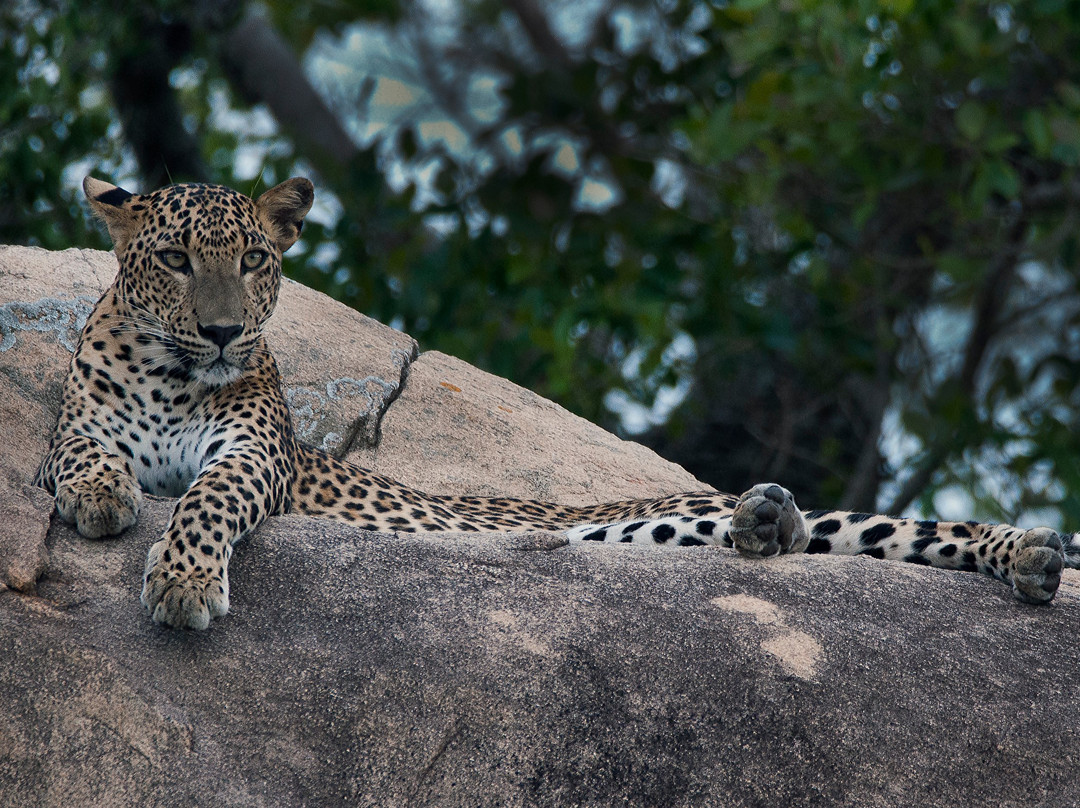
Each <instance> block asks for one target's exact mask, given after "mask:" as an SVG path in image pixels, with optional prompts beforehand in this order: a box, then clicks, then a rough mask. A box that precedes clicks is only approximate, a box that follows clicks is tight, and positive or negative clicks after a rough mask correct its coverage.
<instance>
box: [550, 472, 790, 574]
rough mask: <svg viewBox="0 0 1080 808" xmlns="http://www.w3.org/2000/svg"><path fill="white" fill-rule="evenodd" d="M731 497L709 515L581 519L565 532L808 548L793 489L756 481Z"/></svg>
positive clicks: (603, 538)
mask: <svg viewBox="0 0 1080 808" xmlns="http://www.w3.org/2000/svg"><path fill="white" fill-rule="evenodd" d="M695 496H697V497H698V499H695V500H693V501H694V502H699V501H702V500H701V499H700V498H701V497H702V496H703V495H695ZM721 496H722V495H721ZM724 501H725V502H726V501H727V498H725V500H724ZM731 502H732V503H733V505H734V507H728V506H727V505H726V504H720V503H713V504H712V505H711V507H710V509H711V510H713V511H715V513H713V514H710V515H708V516H707V517H701V516H696V515H690V514H671V515H666V516H649V517H647V518H643V519H636V520H633V521H629V520H628V521H621V522H610V523H606V524H585V525H578V526H576V527H573V528H571V529H569V530H567V531H566V533H567V537H568V538H569V539H570V541H590V542H619V543H624V544H666V545H671V546H682V547H685V546H694V545H702V544H715V545H719V546H722V547H735V549H737V550H738V551H739V552H740V553H742V554H743V555H745V556H747V557H749V558H767V557H770V556H774V555H779V554H781V553H801V552H802V551H803V550H804V549H805V548H806V544H807V542H808V541H809V532H808V530H807V527H806V521H805V519H804V518H803V515H802V513H801V512H800V511H799V509H798V508H797V507H796V505H795V500H794V499H793V498H792V496H791V492H789V491H787V490H786V489H784V488H781V487H780V486H779V485H775V484H772V483H766V484H764V485H756V486H754V487H753V488H751V489H750V490H749V491H747V492H746V493H745V494H743V495H742V496H741V497H740V498H739V499H738V500H734V499H733V498H732V499H731ZM676 505H678V503H676ZM639 507H640V506H639ZM695 507H698V508H700V507H701V506H695ZM646 510H647V509H646Z"/></svg>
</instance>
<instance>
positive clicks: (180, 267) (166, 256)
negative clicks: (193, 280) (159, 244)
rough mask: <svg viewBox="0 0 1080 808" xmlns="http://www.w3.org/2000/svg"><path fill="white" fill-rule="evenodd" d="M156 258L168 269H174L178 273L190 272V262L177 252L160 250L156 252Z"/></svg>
mask: <svg viewBox="0 0 1080 808" xmlns="http://www.w3.org/2000/svg"><path fill="white" fill-rule="evenodd" d="M157 257H158V258H159V259H161V262H162V263H163V264H165V266H167V267H168V268H169V269H175V270H177V271H179V272H191V262H190V261H188V257H187V256H186V255H185V254H184V253H182V252H180V251H179V250H161V251H159V252H158V254H157Z"/></svg>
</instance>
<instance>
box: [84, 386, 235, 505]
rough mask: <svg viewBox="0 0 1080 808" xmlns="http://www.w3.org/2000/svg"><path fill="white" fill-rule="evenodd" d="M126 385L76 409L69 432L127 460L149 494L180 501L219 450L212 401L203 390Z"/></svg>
mask: <svg viewBox="0 0 1080 808" xmlns="http://www.w3.org/2000/svg"><path fill="white" fill-rule="evenodd" d="M125 381H126V382H127V384H123V385H117V386H116V387H112V388H110V389H109V391H108V392H104V391H102V390H100V389H98V390H92V391H89V394H88V395H87V396H86V397H85V398H82V400H81V401H80V402H79V403H78V404H77V405H76V406H75V407H73V408H72V409H73V412H71V416H72V417H71V423H70V430H71V431H75V432H78V433H81V434H85V435H88V436H89V437H92V438H94V439H96V440H97V441H99V442H100V443H101V444H102V445H103V446H104V447H105V448H106V449H107V450H109V451H110V452H112V453H114V454H116V455H118V456H120V457H124V458H127V459H128V460H129V462H130V464H131V467H132V469H133V470H134V472H135V476H136V477H137V479H138V480H139V485H140V486H141V487H142V489H143V491H145V492H146V493H148V494H154V495H157V496H179V495H181V494H182V493H183V492H184V491H185V490H187V488H188V486H189V485H190V484H191V482H192V480H194V479H195V478H196V477H197V476H198V475H199V473H200V471H201V470H202V468H203V466H204V464H205V463H206V461H207V459H208V457H209V456H211V455H212V451H211V449H212V447H214V446H215V442H217V445H220V441H219V440H218V438H217V437H216V436H217V435H218V433H219V432H220V429H219V427H220V425H219V424H218V423H216V421H215V419H214V417H213V411H212V407H211V406H210V404H211V401H210V399H209V397H208V396H207V395H206V394H205V392H204V391H202V390H200V388H199V386H198V385H191V384H183V383H177V382H171V381H170V380H149V379H147V380H145V383H140V381H142V380H131V379H128V380H125Z"/></svg>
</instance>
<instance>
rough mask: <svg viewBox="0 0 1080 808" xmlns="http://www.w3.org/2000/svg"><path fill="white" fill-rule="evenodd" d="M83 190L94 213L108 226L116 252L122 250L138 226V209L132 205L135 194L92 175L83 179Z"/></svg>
mask: <svg viewBox="0 0 1080 808" xmlns="http://www.w3.org/2000/svg"><path fill="white" fill-rule="evenodd" d="M83 191H85V192H86V198H87V200H88V201H89V202H90V207H91V208H92V209H93V211H94V215H95V216H97V217H98V218H99V219H101V221H103V222H105V226H106V227H107V228H109V236H110V237H111V238H112V240H113V244H114V245H115V246H116V251H117V253H120V252H122V251H123V250H124V248H125V247H126V246H127V244H128V242H129V241H131V237H132V236H133V235H134V234H135V231H136V230H137V229H138V227H139V219H140V210H139V209H136V208H135V207H134V206H133V205H132V201H133V200H134V199H135V194H133V193H131V192H129V191H125V190H124V189H123V188H118V187H116V186H115V185H111V184H109V183H107V182H105V181H104V180H96V179H94V178H93V177H87V178H86V179H84V180H83Z"/></svg>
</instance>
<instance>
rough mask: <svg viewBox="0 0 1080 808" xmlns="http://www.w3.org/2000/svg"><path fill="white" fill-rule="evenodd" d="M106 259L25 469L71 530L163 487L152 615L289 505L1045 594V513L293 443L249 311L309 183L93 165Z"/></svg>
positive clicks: (108, 526)
mask: <svg viewBox="0 0 1080 808" xmlns="http://www.w3.org/2000/svg"><path fill="white" fill-rule="evenodd" d="M84 187H85V190H86V194H87V198H88V199H89V201H90V204H91V207H92V208H93V209H94V212H95V213H96V214H97V215H98V216H99V217H100V218H101V219H102V220H103V221H104V222H105V224H106V226H107V227H108V229H109V233H110V235H111V236H112V239H113V242H114V244H115V247H116V254H117V257H118V259H119V264H120V268H119V273H118V274H117V276H116V280H115V281H114V283H113V285H112V286H110V287H109V289H108V290H107V291H106V292H105V294H104V295H103V296H102V297H101V299H100V300H99V301H98V303H97V305H96V306H95V308H94V311H93V312H92V313H91V315H90V317H89V319H88V320H87V323H86V327H85V329H84V330H83V333H82V336H81V338H80V341H79V345H78V347H77V349H76V351H75V353H74V355H73V357H72V360H71V365H70V368H69V372H68V376H67V380H66V382H65V385H64V393H63V398H62V402H61V408H60V414H59V418H58V421H57V426H56V430H55V432H54V434H53V438H52V442H51V445H50V448H49V452H48V455H47V456H46V458H45V460H44V462H43V464H42V466H41V469H40V471H39V473H38V478H37V480H38V483H39V484H40V485H42V486H43V487H45V488H46V489H48V490H49V491H50V492H52V493H53V494H54V495H55V498H56V509H57V511H58V513H59V514H60V516H61V517H62V518H63V519H65V520H66V521H68V522H70V523H72V524H74V525H76V527H77V528H78V530H79V532H80V533H82V534H83V535H84V536H87V537H89V538H98V537H101V536H110V535H114V534H116V533H120V532H122V531H123V530H124V529H126V528H127V527H129V526H131V525H132V524H134V522H135V520H136V519H137V517H138V513H139V506H140V503H141V498H142V492H144V491H145V492H147V493H150V494H155V495H163V496H175V497H178V498H179V499H178V501H177V504H176V507H175V509H174V511H173V514H172V517H171V519H170V521H169V525H168V527H167V528H166V530H165V534H164V535H163V536H162V538H161V540H160V541H158V542H157V543H155V544H154V545H153V546H152V547H151V548H150V551H149V554H148V557H147V564H146V574H145V578H144V581H143V590H142V602H143V604H144V605H145V606H146V608H147V610H148V611H149V612H150V614H151V616H152V617H153V619H154V620H155V621H157V622H159V623H165V624H168V625H170V626H176V627H190V628H200V629H201V628H206V627H207V626H208V625H209V623H210V620H211V619H212V618H213V617H220V616H222V615H224V614H225V613H226V612H227V611H228V608H229V578H228V563H229V558H230V555H231V553H232V547H233V545H234V544H235V543H236V542H237V541H238V540H239V539H241V538H243V537H244V536H245V535H246V534H247V533H249V532H250V531H251V530H253V529H254V528H256V527H257V526H258V525H259V524H260V523H261V522H262V521H263V520H264V519H266V517H267V516H269V515H271V514H283V513H289V512H297V513H302V514H307V515H310V516H316V517H324V518H330V519H336V520H340V521H344V522H350V523H352V524H355V525H358V526H360V527H363V528H365V529H368V530H380V531H434V530H457V531H478V530H488V531H490V530H496V531H498V530H528V529H546V530H565V531H566V532H567V535H568V537H569V538H570V539H571V540H573V541H583V542H617V543H638V544H642V543H644V544H650V545H672V546H695V545H720V546H724V547H735V548H736V549H737V550H739V552H741V553H742V554H744V555H746V556H750V557H755V558H764V557H769V556H774V555H778V554H781V553H798V552H804V551H805V552H812V553H813V552H819V553H820V552H831V553H846V554H862V555H869V556H873V557H875V558H888V559H897V560H903V561H909V562H914V563H919V564H930V565H933V566H937V567H946V568H950V569H961V570H971V571H977V572H982V573H985V574H988V575H991V576H994V577H996V578H999V579H1001V580H1003V581H1005V582H1006V583H1009V584H1010V585H1011V586H1012V589H1013V592H1014V594H1015V595H1016V597H1017V598H1019V599H1020V600H1022V601H1027V602H1031V603H1045V602H1048V601H1049V600H1050V599H1051V598H1053V596H1054V593H1055V591H1056V589H1057V586H1058V582H1059V579H1060V573H1061V569H1062V566H1063V564H1064V563H1066V562H1067V563H1069V564H1070V565H1071V566H1077V565H1078V564H1080V551H1078V550H1077V547H1076V542H1075V541H1074V538H1075V537H1074V536H1068V537H1066V540H1065V541H1064V542H1063V541H1062V539H1061V537H1059V536H1058V535H1057V534H1056V533H1055V532H1054V531H1052V530H1049V529H1046V528H1038V529H1035V530H1027V531H1024V530H1020V529H1018V528H1012V527H1008V526H1003V525H986V524H976V523H973V522H965V523H952V522H950V523H946V522H919V521H913V520H908V519H894V518H890V517H885V516H877V515H872V514H855V513H839V512H826V511H811V512H807V513H802V512H800V511H799V510H798V509H797V508H796V506H795V503H794V500H793V499H792V497H791V494H790V493H789V492H787V491H786V490H785V489H783V488H781V487H780V486H778V485H771V484H766V485H759V486H755V487H754V488H752V489H751V490H750V491H748V492H746V493H745V494H743V495H742V496H741V497H735V496H731V495H728V494H718V493H715V492H712V491H705V492H698V493H689V494H678V495H675V496H670V497H663V498H659V499H652V500H636V501H625V502H616V503H608V504H603V505H595V506H587V507H571V506H565V505H556V504H550V503H543V502H531V501H523V500H516V499H508V498H488V499H481V498H478V497H467V496H445V495H437V494H428V493H425V492H422V491H417V490H415V489H412V488H409V487H407V486H405V485H402V484H401V483H398V482H396V481H394V480H391V479H389V478H387V477H383V476H381V475H378V474H374V473H372V472H370V471H368V470H366V469H362V468H359V467H356V466H353V465H350V464H348V463H345V462H342V461H340V460H337V459H336V458H334V457H331V456H330V455H327V454H326V453H324V452H322V451H320V450H318V449H314V448H311V447H308V446H305V445H302V444H300V443H299V442H298V441H297V440H296V437H295V435H294V434H293V428H292V421H291V419H290V415H289V410H288V407H287V406H286V403H285V399H284V397H283V395H282V392H281V381H280V378H279V375H278V370H277V366H276V364H275V362H274V358H273V356H271V354H270V352H269V350H268V349H267V346H266V342H265V340H264V338H263V334H262V327H263V325H264V323H265V322H266V320H267V318H268V317H270V315H271V313H272V312H273V310H274V306H275V304H276V302H277V295H278V289H279V287H280V281H281V255H282V253H283V252H284V251H285V250H287V249H288V248H289V247H290V246H292V244H293V243H294V242H295V241H296V240H297V238H299V235H300V230H301V227H302V224H303V219H304V216H305V215H306V214H307V211H308V210H309V208H310V207H311V203H312V199H313V189H312V185H311V183H310V182H309V181H308V180H306V179H300V178H295V179H291V180H288V181H287V182H284V183H282V184H281V185H278V186H277V187H275V188H272V189H270V190H269V191H267V192H266V193H264V194H263V195H262V196H260V197H259V198H258V199H257V200H251V199H249V198H248V197H246V196H243V195H242V194H239V193H237V192H235V191H232V190H230V189H228V188H223V187H220V186H213V185H194V184H189V185H174V186H170V187H168V188H163V189H161V190H158V191H154V192H153V193H149V194H145V195H135V194H130V193H128V192H127V191H124V190H123V189H121V188H117V187H115V186H112V185H109V184H108V183H105V182H101V181H99V180H95V179H92V178H89V177H88V178H87V179H86V182H85V183H84Z"/></svg>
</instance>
